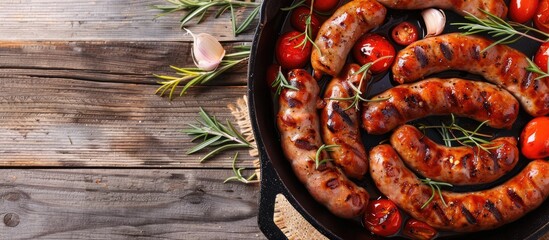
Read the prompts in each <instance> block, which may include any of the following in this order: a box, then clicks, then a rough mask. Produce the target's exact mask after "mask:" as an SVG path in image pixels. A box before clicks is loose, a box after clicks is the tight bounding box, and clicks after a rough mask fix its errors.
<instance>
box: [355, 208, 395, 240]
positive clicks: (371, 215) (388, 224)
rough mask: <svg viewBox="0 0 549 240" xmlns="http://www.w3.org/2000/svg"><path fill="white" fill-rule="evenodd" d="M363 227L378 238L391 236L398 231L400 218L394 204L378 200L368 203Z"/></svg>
mask: <svg viewBox="0 0 549 240" xmlns="http://www.w3.org/2000/svg"><path fill="white" fill-rule="evenodd" d="M363 221H364V226H365V227H366V229H368V230H370V231H371V232H372V233H374V234H376V235H379V236H384V237H387V236H391V235H394V234H396V233H397V232H398V230H400V226H401V225H402V216H401V214H400V211H399V210H398V208H397V206H396V205H395V203H393V202H392V201H391V200H389V199H378V200H374V201H371V202H370V203H368V206H367V207H366V213H365V214H364V219H363Z"/></svg>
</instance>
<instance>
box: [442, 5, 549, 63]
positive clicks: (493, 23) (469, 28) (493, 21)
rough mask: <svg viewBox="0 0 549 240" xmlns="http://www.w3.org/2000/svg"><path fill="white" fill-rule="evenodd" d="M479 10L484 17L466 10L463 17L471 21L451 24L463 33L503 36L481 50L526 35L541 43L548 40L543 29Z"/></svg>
mask: <svg viewBox="0 0 549 240" xmlns="http://www.w3.org/2000/svg"><path fill="white" fill-rule="evenodd" d="M480 11H482V12H483V13H484V14H486V18H485V19H480V18H478V17H476V16H474V15H472V14H471V13H468V12H466V14H467V16H465V19H467V20H469V21H471V22H473V23H452V25H454V26H460V27H459V28H458V29H460V30H466V32H464V33H463V34H465V35H471V34H477V33H483V32H486V33H488V34H490V35H491V36H492V37H503V38H501V39H499V40H497V41H495V42H494V43H492V44H490V45H489V46H488V47H486V48H485V49H483V50H482V52H484V51H486V50H487V49H489V48H491V47H493V46H495V45H497V44H510V43H514V42H516V41H518V40H519V39H520V38H522V37H526V38H529V39H532V40H534V41H538V42H542V43H543V42H547V41H548V40H549V34H547V33H545V32H543V31H540V30H538V29H535V28H532V27H529V26H526V25H524V24H520V23H516V22H506V21H505V20H503V19H501V18H499V17H498V16H495V15H494V14H492V13H490V12H487V11H485V10H483V9H480ZM530 31H532V32H536V33H539V34H541V35H543V36H545V37H547V38H548V39H545V40H542V39H539V38H537V37H534V36H532V35H529V34H528V32H530Z"/></svg>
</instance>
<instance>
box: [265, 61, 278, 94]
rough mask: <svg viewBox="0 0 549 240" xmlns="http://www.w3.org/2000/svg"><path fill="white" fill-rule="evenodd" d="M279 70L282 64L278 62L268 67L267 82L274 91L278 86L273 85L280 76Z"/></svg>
mask: <svg viewBox="0 0 549 240" xmlns="http://www.w3.org/2000/svg"><path fill="white" fill-rule="evenodd" d="M278 71H280V65H278V64H271V65H269V67H268V68H267V83H268V84H269V86H270V87H271V90H272V91H275V90H276V87H273V82H274V81H275V80H276V77H278Z"/></svg>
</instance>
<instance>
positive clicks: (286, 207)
mask: <svg viewBox="0 0 549 240" xmlns="http://www.w3.org/2000/svg"><path fill="white" fill-rule="evenodd" d="M273 220H274V223H275V225H276V226H277V227H278V228H280V230H281V231H282V232H283V233H284V235H286V237H287V238H288V239H290V240H293V239H296V240H298V239H303V240H308V239H328V238H326V237H325V236H324V235H322V233H320V232H319V231H318V230H316V229H315V228H314V227H313V225H311V224H310V223H309V222H307V220H305V218H303V216H301V214H299V212H298V211H297V210H295V208H294V207H293V206H292V204H290V202H288V199H286V198H285V197H284V195H282V194H278V195H276V198H275V206H274V216H273Z"/></svg>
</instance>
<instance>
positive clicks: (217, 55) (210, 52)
mask: <svg viewBox="0 0 549 240" xmlns="http://www.w3.org/2000/svg"><path fill="white" fill-rule="evenodd" d="M185 30H186V31H187V32H188V33H189V34H191V36H192V37H193V49H192V55H193V61H194V64H195V65H196V67H198V68H200V69H202V70H204V71H212V70H215V69H216V68H217V66H219V64H220V63H221V60H223V57H225V49H224V48H223V46H221V43H220V42H219V41H218V40H217V39H216V38H215V37H214V36H212V35H210V34H207V33H199V34H193V33H192V32H191V31H190V30H188V29H185Z"/></svg>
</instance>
